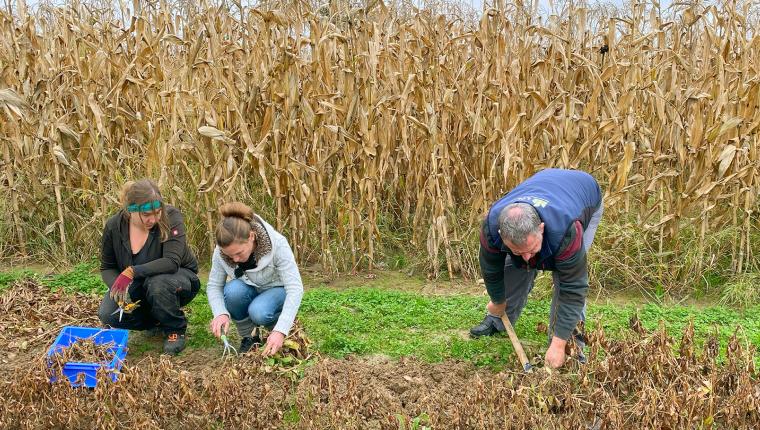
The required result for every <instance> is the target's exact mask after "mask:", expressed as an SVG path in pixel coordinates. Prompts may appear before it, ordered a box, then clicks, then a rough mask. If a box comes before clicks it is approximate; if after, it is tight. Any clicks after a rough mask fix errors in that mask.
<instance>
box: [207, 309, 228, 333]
mask: <svg viewBox="0 0 760 430" xmlns="http://www.w3.org/2000/svg"><path fill="white" fill-rule="evenodd" d="M229 328H230V316H229V315H227V314H221V315H219V316H217V317H216V318H214V319H213V320H211V332H212V333H214V336H216V337H220V336H221V335H223V334H225V333H227V329H229Z"/></svg>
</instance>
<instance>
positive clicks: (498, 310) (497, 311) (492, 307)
mask: <svg viewBox="0 0 760 430" xmlns="http://www.w3.org/2000/svg"><path fill="white" fill-rule="evenodd" d="M506 309H507V302H504V303H502V304H499V305H497V304H495V303H494V302H491V301H489V302H488V306H486V310H487V311H488V313H489V314H491V315H494V316H497V317H500V316H502V315H503V314H504V311H505V310H506Z"/></svg>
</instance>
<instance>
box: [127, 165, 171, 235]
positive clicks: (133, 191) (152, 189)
mask: <svg viewBox="0 0 760 430" xmlns="http://www.w3.org/2000/svg"><path fill="white" fill-rule="evenodd" d="M155 200H158V201H160V202H161V217H159V219H158V231H159V232H160V236H161V242H165V241H166V240H167V239H168V238H169V218H168V216H167V214H166V208H165V207H164V199H163V197H161V191H159V189H158V185H156V183H155V182H153V181H152V180H151V179H147V178H143V179H140V180H138V181H128V182H126V183H125V184H124V186H123V187H122V188H121V206H122V209H123V210H124V217H125V218H127V219H128V218H129V211H128V210H127V207H129V206H130V205H135V204H136V205H138V206H140V205H143V204H145V203H149V202H152V201H155Z"/></svg>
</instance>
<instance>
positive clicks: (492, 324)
mask: <svg viewBox="0 0 760 430" xmlns="http://www.w3.org/2000/svg"><path fill="white" fill-rule="evenodd" d="M504 330H505V328H504V323H503V322H501V318H499V317H495V316H493V315H491V314H486V317H485V318H483V321H482V322H481V323H480V324H478V325H476V326H475V327H473V328H471V329H470V336H471V337H481V336H492V335H494V334H496V333H500V332H503V331H504Z"/></svg>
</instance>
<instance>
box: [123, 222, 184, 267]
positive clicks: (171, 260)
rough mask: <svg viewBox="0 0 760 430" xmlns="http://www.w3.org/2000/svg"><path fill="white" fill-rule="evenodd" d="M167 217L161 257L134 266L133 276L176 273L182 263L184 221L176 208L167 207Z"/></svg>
mask: <svg viewBox="0 0 760 430" xmlns="http://www.w3.org/2000/svg"><path fill="white" fill-rule="evenodd" d="M167 211H168V213H167V216H168V218H169V238H168V239H167V240H166V241H165V242H164V243H162V244H161V245H162V246H161V247H162V249H163V251H162V255H161V257H159V258H157V259H155V260H153V261H150V262H148V263H145V264H140V265H137V266H134V267H133V269H134V270H135V278H145V277H148V276H155V275H161V274H164V273H177V270H179V268H180V265H181V264H182V256H183V255H184V253H185V249H186V248H187V237H186V236H185V222H184V218H183V217H182V214H181V213H180V211H179V210H177V209H174V208H172V209H167Z"/></svg>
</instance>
